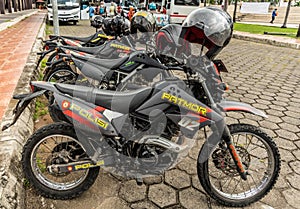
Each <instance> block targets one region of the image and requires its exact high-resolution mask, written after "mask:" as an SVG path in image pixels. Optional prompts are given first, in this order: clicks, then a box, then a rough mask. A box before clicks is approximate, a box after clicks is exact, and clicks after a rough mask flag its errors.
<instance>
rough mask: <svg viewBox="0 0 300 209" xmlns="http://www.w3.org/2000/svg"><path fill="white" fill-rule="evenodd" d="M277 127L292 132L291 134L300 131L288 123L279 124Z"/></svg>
mask: <svg viewBox="0 0 300 209" xmlns="http://www.w3.org/2000/svg"><path fill="white" fill-rule="evenodd" d="M279 126H280V127H281V128H282V129H284V130H287V131H290V132H293V133H297V132H300V129H299V128H298V127H297V126H295V125H292V124H289V123H282V124H279Z"/></svg>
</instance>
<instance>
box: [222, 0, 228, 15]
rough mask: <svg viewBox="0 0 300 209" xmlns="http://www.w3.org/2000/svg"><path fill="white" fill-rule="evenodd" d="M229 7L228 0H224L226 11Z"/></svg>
mask: <svg viewBox="0 0 300 209" xmlns="http://www.w3.org/2000/svg"><path fill="white" fill-rule="evenodd" d="M227 8H228V0H224V8H223V9H224V11H225V12H227Z"/></svg>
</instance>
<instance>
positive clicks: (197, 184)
mask: <svg viewBox="0 0 300 209" xmlns="http://www.w3.org/2000/svg"><path fill="white" fill-rule="evenodd" d="M192 185H193V187H195V188H196V189H197V190H199V191H200V192H202V193H203V194H206V192H205V191H204V189H203V187H202V186H201V183H200V181H199V178H198V175H193V176H192Z"/></svg>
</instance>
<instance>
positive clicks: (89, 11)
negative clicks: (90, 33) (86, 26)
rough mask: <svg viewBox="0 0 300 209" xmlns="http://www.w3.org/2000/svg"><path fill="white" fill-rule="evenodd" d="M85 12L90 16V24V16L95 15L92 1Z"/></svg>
mask: <svg viewBox="0 0 300 209" xmlns="http://www.w3.org/2000/svg"><path fill="white" fill-rule="evenodd" d="M87 12H88V13H89V17H90V21H91V25H92V18H93V16H94V15H95V8H94V4H93V3H91V5H90V8H89V10H88V11H87Z"/></svg>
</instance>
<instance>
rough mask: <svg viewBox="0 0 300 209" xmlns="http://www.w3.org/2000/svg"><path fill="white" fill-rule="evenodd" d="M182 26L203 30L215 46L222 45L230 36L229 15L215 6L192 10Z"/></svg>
mask: <svg viewBox="0 0 300 209" xmlns="http://www.w3.org/2000/svg"><path fill="white" fill-rule="evenodd" d="M182 26H183V27H193V26H194V27H197V28H199V29H201V30H203V32H204V34H205V36H206V37H207V38H208V39H209V40H210V41H211V42H213V43H214V44H216V45H217V46H223V44H224V43H225V41H226V40H227V39H228V38H229V37H231V34H232V29H231V27H232V24H231V17H230V16H229V15H228V14H227V13H225V12H223V11H222V12H220V10H219V9H215V8H209V9H208V8H201V9H197V10H194V11H193V12H192V13H191V14H190V15H189V16H188V17H187V18H186V19H185V21H184V22H183V25H182Z"/></svg>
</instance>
